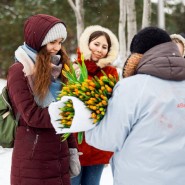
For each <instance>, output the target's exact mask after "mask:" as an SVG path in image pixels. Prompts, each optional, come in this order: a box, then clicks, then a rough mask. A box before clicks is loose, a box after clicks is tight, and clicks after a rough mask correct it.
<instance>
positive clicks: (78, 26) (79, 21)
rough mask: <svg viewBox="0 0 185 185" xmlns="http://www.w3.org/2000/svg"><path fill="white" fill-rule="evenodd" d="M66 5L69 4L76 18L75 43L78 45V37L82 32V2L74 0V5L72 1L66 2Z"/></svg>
mask: <svg viewBox="0 0 185 185" xmlns="http://www.w3.org/2000/svg"><path fill="white" fill-rule="evenodd" d="M68 3H69V4H70V6H71V8H72V9H73V11H74V13H75V16H76V29H77V41H78V43H79V39H80V35H81V34H82V32H83V30H84V7H83V0H75V4H74V2H73V0H68ZM75 5H76V6H75Z"/></svg>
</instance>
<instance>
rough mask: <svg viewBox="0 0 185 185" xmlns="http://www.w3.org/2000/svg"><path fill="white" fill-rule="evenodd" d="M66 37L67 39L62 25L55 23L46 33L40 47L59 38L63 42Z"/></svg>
mask: <svg viewBox="0 0 185 185" xmlns="http://www.w3.org/2000/svg"><path fill="white" fill-rule="evenodd" d="M66 37H67V30H66V27H65V26H64V24H62V23H57V24H55V25H54V26H53V27H52V28H51V29H50V30H49V31H48V33H47V34H46V36H45V38H44V40H43V42H42V44H41V46H44V45H46V44H48V43H49V42H52V41H54V40H56V39H59V38H62V39H63V40H62V42H64V41H65V39H66Z"/></svg>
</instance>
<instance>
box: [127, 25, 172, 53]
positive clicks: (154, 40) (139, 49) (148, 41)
mask: <svg viewBox="0 0 185 185" xmlns="http://www.w3.org/2000/svg"><path fill="white" fill-rule="evenodd" d="M170 41H171V38H170V36H169V34H168V33H167V32H166V31H165V30H163V29H161V28H157V27H146V28H144V29H142V30H140V31H139V32H138V33H137V34H136V35H135V36H134V37H133V39H132V42H131V45H130V51H131V53H140V54H144V53H145V52H146V51H148V50H149V49H151V48H152V47H154V46H156V45H159V44H162V43H165V42H170Z"/></svg>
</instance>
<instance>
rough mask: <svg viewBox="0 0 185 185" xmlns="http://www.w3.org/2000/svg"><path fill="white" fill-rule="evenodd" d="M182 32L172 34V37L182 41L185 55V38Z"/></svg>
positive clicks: (184, 54)
mask: <svg viewBox="0 0 185 185" xmlns="http://www.w3.org/2000/svg"><path fill="white" fill-rule="evenodd" d="M181 34H182V33H181ZM181 34H172V35H170V37H171V39H172V40H176V41H177V42H180V43H182V45H183V48H184V52H183V56H185V38H184V37H183V36H182V35H181Z"/></svg>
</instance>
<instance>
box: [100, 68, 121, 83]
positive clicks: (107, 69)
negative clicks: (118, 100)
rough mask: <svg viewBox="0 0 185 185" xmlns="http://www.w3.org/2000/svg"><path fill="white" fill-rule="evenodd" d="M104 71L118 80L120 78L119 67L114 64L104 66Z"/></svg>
mask: <svg viewBox="0 0 185 185" xmlns="http://www.w3.org/2000/svg"><path fill="white" fill-rule="evenodd" d="M103 71H104V72H105V73H106V75H108V74H111V75H112V76H114V77H115V78H116V79H117V80H119V75H118V72H117V69H116V68H115V67H113V66H107V67H104V68H103Z"/></svg>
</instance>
